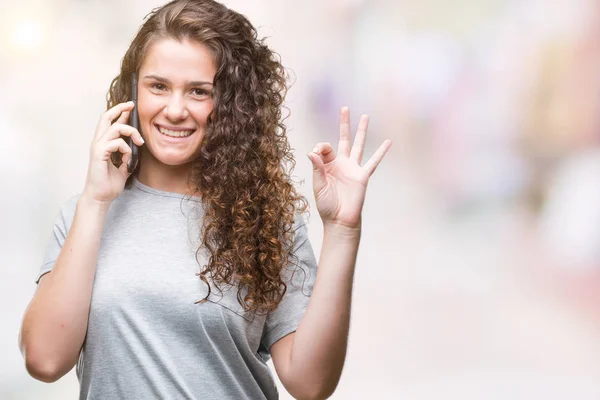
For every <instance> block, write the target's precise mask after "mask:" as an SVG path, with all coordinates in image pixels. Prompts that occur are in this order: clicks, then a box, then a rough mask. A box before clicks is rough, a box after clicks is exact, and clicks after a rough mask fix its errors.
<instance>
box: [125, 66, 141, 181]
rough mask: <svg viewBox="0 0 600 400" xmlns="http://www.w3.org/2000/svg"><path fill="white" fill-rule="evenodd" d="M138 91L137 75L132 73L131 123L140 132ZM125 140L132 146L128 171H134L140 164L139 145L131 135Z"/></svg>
mask: <svg viewBox="0 0 600 400" xmlns="http://www.w3.org/2000/svg"><path fill="white" fill-rule="evenodd" d="M137 93H138V82H137V75H136V74H132V75H131V98H130V100H132V101H133V104H134V105H133V110H131V114H130V115H129V125H131V126H133V127H134V128H135V129H137V130H138V132H140V117H139V115H138V110H137V102H138V101H137V100H138V99H137ZM140 133H141V132H140ZM125 142H126V143H127V145H128V146H129V147H130V148H131V158H130V159H129V163H128V164H127V171H128V172H129V173H132V172H133V170H134V169H135V167H136V166H137V164H138V159H139V151H140V150H139V148H138V146H137V145H136V144H135V143H134V142H133V139H132V138H131V136H127V137H126V138H125Z"/></svg>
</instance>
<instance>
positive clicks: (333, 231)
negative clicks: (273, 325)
mask: <svg viewBox="0 0 600 400" xmlns="http://www.w3.org/2000/svg"><path fill="white" fill-rule="evenodd" d="M359 242H360V228H357V229H348V228H345V227H341V226H337V225H327V224H326V225H325V226H324V237H323V246H322V249H321V255H320V258H319V267H318V270H317V271H318V272H317V277H316V281H315V284H314V287H313V293H312V296H311V300H310V302H309V304H308V307H307V309H306V312H305V314H304V316H303V318H302V320H301V322H300V324H299V327H298V329H297V331H296V334H295V337H294V343H293V346H292V350H291V356H290V357H291V359H290V370H291V371H292V372H291V375H292V376H296V377H298V379H301V380H302V381H303V382H304V383H305V384H306V382H311V384H314V385H315V387H317V388H319V390H318V391H319V393H325V395H329V394H331V393H333V391H334V390H335V388H336V386H337V384H338V382H339V379H340V376H341V373H342V368H343V366H344V360H345V357H346V348H347V343H348V330H349V326H350V307H351V297H352V283H353V280H354V269H355V264H356V255H357V252H358V245H359Z"/></svg>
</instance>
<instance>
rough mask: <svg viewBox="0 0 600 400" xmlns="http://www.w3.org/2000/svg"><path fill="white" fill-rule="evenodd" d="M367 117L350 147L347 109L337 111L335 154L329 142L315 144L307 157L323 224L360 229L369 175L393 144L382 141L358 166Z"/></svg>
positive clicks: (366, 116) (365, 133)
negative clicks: (373, 152)
mask: <svg viewBox="0 0 600 400" xmlns="http://www.w3.org/2000/svg"><path fill="white" fill-rule="evenodd" d="M368 125H369V116H368V115H366V114H363V115H361V117H360V121H359V122H358V129H357V131H356V138H355V139H354V144H353V145H352V149H351V148H350V142H351V139H352V135H351V132H350V111H349V110H348V107H342V109H341V111H340V142H339V144H338V155H337V157H336V155H335V153H334V151H333V147H332V146H331V144H330V143H324V142H320V143H317V145H316V146H315V148H314V149H313V151H312V152H311V153H309V154H308V158H309V159H310V161H311V162H312V165H313V190H314V194H315V200H316V204H317V210H318V211H319V215H320V216H321V219H322V220H323V224H324V225H325V224H329V223H333V224H337V225H341V226H344V227H347V228H352V229H360V227H361V213H362V207H363V204H364V201H365V194H366V191H367V184H368V183H369V178H370V177H371V175H372V174H373V172H375V169H376V168H377V166H378V165H379V163H380V162H381V160H382V159H383V156H384V155H385V153H386V152H387V151H388V149H389V148H390V146H391V145H392V141H391V140H390V139H387V140H385V141H384V142H383V143H382V144H381V146H379V148H378V149H377V151H376V152H375V154H373V156H372V157H371V158H370V159H369V161H367V162H366V163H365V165H364V166H362V167H361V165H360V163H361V162H362V156H363V150H364V148H365V139H366V135H367V128H368Z"/></svg>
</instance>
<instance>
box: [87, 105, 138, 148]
mask: <svg viewBox="0 0 600 400" xmlns="http://www.w3.org/2000/svg"><path fill="white" fill-rule="evenodd" d="M131 110H133V101H127V102H125V103H119V104H117V105H115V106H114V107H112V108H110V109H108V110H107V111H105V112H104V114H102V116H101V117H100V121H99V122H98V126H97V127H96V134H95V135H94V138H95V139H96V140H98V139H100V137H101V136H102V134H103V133H104V132H106V130H107V129H108V127H109V126H110V125H111V124H112V123H113V121H114V120H115V119H117V118H118V117H119V116H120V115H121V113H123V112H124V111H131Z"/></svg>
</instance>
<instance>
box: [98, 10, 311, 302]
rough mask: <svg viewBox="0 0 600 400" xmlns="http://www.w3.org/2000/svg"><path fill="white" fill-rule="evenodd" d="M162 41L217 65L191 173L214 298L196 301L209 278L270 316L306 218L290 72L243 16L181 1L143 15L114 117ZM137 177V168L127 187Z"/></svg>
mask: <svg viewBox="0 0 600 400" xmlns="http://www.w3.org/2000/svg"><path fill="white" fill-rule="evenodd" d="M163 38H171V39H175V40H178V41H182V40H184V39H189V40H194V41H197V42H199V43H203V44H205V45H207V46H208V47H209V48H210V49H211V51H212V53H213V55H214V57H215V63H216V66H217V72H216V74H215V77H214V91H213V101H214V108H213V111H212V112H211V114H210V115H209V117H208V120H207V133H206V136H205V138H204V139H203V142H202V145H201V152H200V155H199V156H198V157H197V158H196V159H195V160H194V161H193V163H192V168H191V173H190V180H191V182H192V184H193V185H195V186H196V187H197V188H198V190H199V191H200V192H201V193H202V195H201V201H202V206H203V208H204V218H203V222H202V224H201V225H202V226H201V231H200V232H201V234H200V235H201V239H202V244H201V245H200V248H199V249H198V251H197V252H196V259H197V260H198V253H199V251H200V250H201V248H202V247H203V246H205V247H206V249H207V250H208V251H209V254H210V257H209V262H208V264H207V265H205V266H204V268H203V270H202V271H201V272H200V273H199V274H198V275H199V277H200V278H201V279H202V280H203V281H204V282H205V283H206V284H207V285H208V289H209V292H208V295H207V296H206V297H205V298H204V299H202V300H200V301H199V302H198V303H202V302H205V301H206V300H207V299H208V297H209V296H210V293H211V287H210V284H209V282H208V280H207V278H206V277H207V275H208V276H210V277H211V279H212V280H213V282H214V283H215V284H216V286H217V288H218V289H219V290H221V289H220V287H219V284H226V285H237V286H238V294H237V298H238V302H239V303H240V304H241V305H242V306H243V308H244V309H245V310H246V311H251V312H254V313H266V312H269V311H272V310H274V309H275V308H276V307H277V305H278V304H279V302H280V301H281V299H282V297H283V295H284V294H285V292H286V289H287V285H286V283H285V282H284V280H283V279H282V274H281V272H282V270H283V268H284V267H286V266H287V265H297V262H298V260H297V257H296V256H295V255H294V253H293V248H294V220H295V217H296V215H298V216H302V214H303V213H304V212H306V211H307V210H308V202H307V200H306V198H305V197H304V196H302V195H300V194H299V193H298V192H297V191H296V189H295V187H294V185H293V182H292V180H291V175H290V174H291V172H292V171H293V169H294V167H295V160H294V158H293V155H292V149H291V148H290V145H289V143H288V140H287V135H286V126H285V124H284V120H285V118H287V117H285V118H283V117H282V108H285V107H283V101H284V98H285V95H286V92H287V89H288V88H287V84H286V83H287V78H288V74H287V72H286V70H285V69H284V67H283V66H282V65H281V62H280V57H279V55H278V54H277V53H275V52H273V51H272V50H271V49H269V48H268V47H267V45H266V44H265V43H264V39H260V40H259V39H258V38H257V31H256V29H255V28H254V27H253V26H252V24H251V23H250V22H249V21H248V19H247V18H246V17H244V16H243V15H241V14H239V13H237V12H235V11H232V10H230V9H228V8H227V7H225V6H224V5H222V4H220V3H217V2H215V1H212V0H174V1H171V2H169V3H167V4H165V5H164V6H162V7H159V8H157V9H154V10H153V11H152V12H151V13H150V14H148V16H146V18H145V22H144V24H143V25H142V26H141V28H140V30H139V31H138V33H137V35H136V37H135V38H134V40H133V41H132V42H131V45H130V46H129V49H128V50H127V52H126V53H125V56H124V58H123V60H122V63H121V71H120V74H119V75H118V76H117V77H116V78H114V79H113V81H112V83H111V86H110V90H109V92H108V94H107V109H108V108H111V107H112V106H114V105H116V104H118V103H121V102H125V101H127V100H128V99H129V98H130V93H129V91H130V86H129V82H130V79H131V77H132V74H137V73H138V72H139V69H140V66H141V65H142V61H143V59H144V56H145V54H146V52H147V51H148V49H149V47H150V46H151V45H152V43H154V42H155V41H157V40H158V39H163ZM139 164H140V163H138V166H139ZM138 174H139V167H138V168H136V170H135V171H134V172H133V173H132V175H131V176H130V177H129V178H128V180H127V182H126V187H130V186H131V184H132V180H133V177H134V176H137V175H138ZM242 293H245V294H244V295H242Z"/></svg>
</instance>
